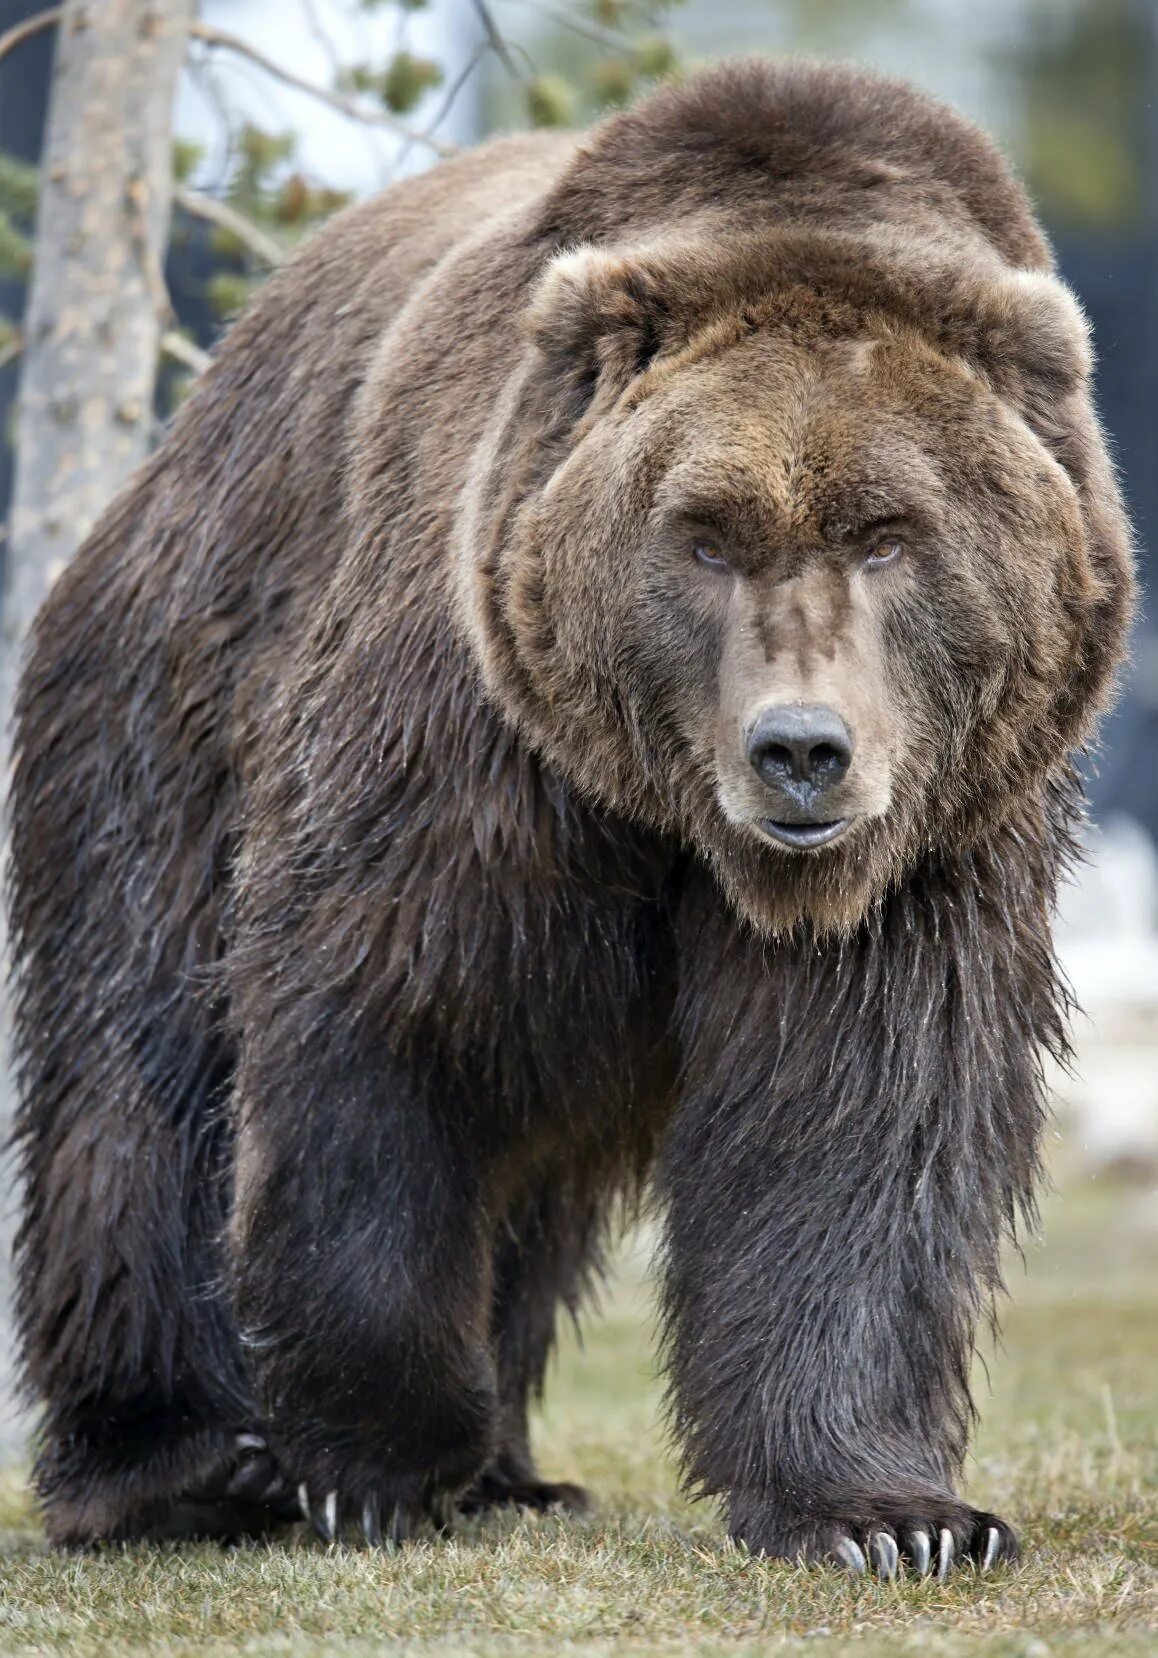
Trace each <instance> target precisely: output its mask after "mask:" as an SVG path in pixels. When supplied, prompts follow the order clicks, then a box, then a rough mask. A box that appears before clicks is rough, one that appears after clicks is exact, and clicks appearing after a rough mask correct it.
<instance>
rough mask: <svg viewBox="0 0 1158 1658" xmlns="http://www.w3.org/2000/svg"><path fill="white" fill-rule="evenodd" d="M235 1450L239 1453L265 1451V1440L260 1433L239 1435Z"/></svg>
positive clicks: (234, 1442)
mask: <svg viewBox="0 0 1158 1658" xmlns="http://www.w3.org/2000/svg"><path fill="white" fill-rule="evenodd" d="M233 1444H234V1449H235V1450H238V1451H264V1450H265V1449H266V1443H265V1440H264V1439H263V1438H262V1437H261V1435H260V1434H259V1433H239V1434H238V1436H237V1438H236V1439H235V1440H234V1441H233Z"/></svg>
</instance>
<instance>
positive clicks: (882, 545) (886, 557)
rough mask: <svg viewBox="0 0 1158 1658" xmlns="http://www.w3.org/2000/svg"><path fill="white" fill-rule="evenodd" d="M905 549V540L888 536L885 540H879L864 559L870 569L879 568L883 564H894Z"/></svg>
mask: <svg viewBox="0 0 1158 1658" xmlns="http://www.w3.org/2000/svg"><path fill="white" fill-rule="evenodd" d="M904 550H905V544H904V542H903V541H898V540H897V538H896V537H895V536H887V537H886V538H885V540H884V541H878V542H877V543H876V545H875V546H874V547H870V548H869V550H868V552H867V553H866V554H865V558H864V561H865V563H866V564H867V565H868V567H869V569H870V570H879V569H880V567H881V565H882V564H893V563H895V562H896V560H897V559H899V558H900V556H901V554H902V553H903V552H904Z"/></svg>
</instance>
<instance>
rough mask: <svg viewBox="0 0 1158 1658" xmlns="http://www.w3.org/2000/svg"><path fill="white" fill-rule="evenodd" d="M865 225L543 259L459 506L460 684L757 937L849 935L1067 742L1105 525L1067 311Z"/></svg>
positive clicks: (1009, 279) (1004, 278)
mask: <svg viewBox="0 0 1158 1658" xmlns="http://www.w3.org/2000/svg"><path fill="white" fill-rule="evenodd" d="M918 252H919V253H920V255H921V256H920V257H915V256H914V249H913V247H912V246H908V245H906V244H905V242H904V239H903V237H901V236H899V235H898V234H896V233H894V232H889V231H887V230H885V231H881V232H880V233H879V234H875V235H870V236H865V235H863V234H858V235H857V236H855V237H853V236H848V235H844V234H842V233H822V232H818V231H811V230H800V229H795V230H793V229H787V230H785V231H784V232H782V233H778V234H774V235H769V234H764V235H760V236H753V237H750V238H749V237H747V236H745V235H744V234H743V233H737V232H736V231H735V229H734V228H731V229H722V230H721V232H720V235H719V236H718V237H712V236H705V235H703V234H702V233H701V234H700V235H698V236H697V237H695V238H694V239H690V240H689V239H684V240H681V241H675V242H665V241H662V240H660V241H656V242H653V243H651V244H644V245H641V246H638V247H636V248H633V249H628V250H624V251H615V250H611V249H608V248H605V247H598V246H587V247H580V248H578V249H572V250H568V251H564V252H562V253H561V254H559V255H558V256H557V257H555V258H554V260H553V261H552V262H551V264H550V265H549V268H548V269H547V270H546V272H545V274H544V275H543V277H542V279H541V281H540V283H539V286H538V289H537V292H536V294H535V296H534V299H533V303H532V306H531V313H530V329H531V335H532V345H531V348H530V350H529V354H528V358H527V361H526V362H525V363H524V364H523V365H522V366H521V368H520V369H518V370H517V371H515V372H514V373H513V374H512V378H511V380H510V382H509V384H508V387H507V390H506V393H505V396H504V399H503V402H502V405H501V406H500V407H499V408H498V409H496V412H495V415H494V419H493V423H492V427H491V432H490V436H489V438H488V440H487V443H486V444H485V445H484V450H483V452H482V453H481V454H480V456H479V464H478V467H477V476H476V479H475V482H474V484H473V486H472V489H471V490H470V492H469V501H468V508H467V513H466V521H465V526H464V527H465V530H466V534H465V537H464V538H463V539H462V541H461V545H462V546H463V547H464V548H466V549H467V550H468V552H467V557H466V561H465V562H466V565H467V566H468V579H467V581H466V583H465V586H464V593H465V597H466V605H465V608H466V614H467V618H468V627H469V630H470V633H471V636H472V639H473V641H474V644H475V648H476V650H477V653H478V656H479V658H480V661H481V665H482V670H483V674H484V678H485V680H486V682H487V684H488V687H489V689H490V692H491V694H492V696H493V697H494V699H495V700H496V701H497V702H498V704H499V705H500V706H501V707H502V708H503V710H504V711H505V712H506V713H507V715H508V716H509V717H510V718H512V719H514V720H516V721H517V722H518V723H519V725H520V727H521V729H522V730H523V731H524V732H525V733H526V735H527V737H528V738H529V740H530V741H531V742H532V743H533V744H534V745H535V746H536V747H537V748H538V749H539V751H540V752H541V753H542V754H543V755H544V756H545V757H546V758H547V760H548V761H549V762H550V764H551V765H553V766H554V767H555V768H556V769H557V770H558V771H560V772H561V773H562V774H563V775H564V776H565V777H566V778H567V779H568V780H569V781H570V782H571V784H572V785H573V786H574V787H576V788H577V789H579V790H580V791H581V792H582V793H583V794H584V796H585V797H587V798H588V799H590V800H592V801H594V802H597V803H599V804H601V805H603V806H606V807H609V808H611V809H613V810H615V811H618V812H623V813H627V814H629V815H630V816H631V817H632V818H634V819H635V820H636V821H643V822H646V823H648V824H650V825H652V826H654V827H655V828H656V829H658V830H660V831H661V832H663V833H666V834H669V835H671V836H673V837H676V838H677V839H678V840H679V841H680V842H682V844H684V845H685V846H688V847H690V848H693V849H694V850H695V851H696V852H697V853H698V854H699V855H701V856H702V857H703V858H704V859H706V860H707V861H708V862H709V863H710V864H711V866H712V867H713V869H714V870H715V872H716V874H717V876H718V877H719V880H720V882H721V884H722V886H723V888H724V890H725V892H726V893H727V895H728V896H729V898H730V900H731V901H732V903H733V904H734V906H735V907H736V909H737V910H738V911H739V912H740V913H741V914H742V915H743V916H745V917H746V918H748V919H749V920H750V921H751V922H752V923H753V924H754V925H756V926H757V927H758V928H760V929H761V930H763V931H765V932H768V933H772V934H777V933H782V932H784V931H786V930H788V929H791V928H792V927H794V926H795V925H796V924H797V923H799V922H801V921H805V920H806V921H808V922H809V923H811V924H812V926H813V927H814V928H815V929H816V930H817V931H818V932H820V933H825V932H834V931H835V932H841V931H845V930H847V929H849V928H851V927H853V926H855V925H856V924H857V922H858V921H859V920H860V919H861V918H862V917H863V916H864V915H865V913H866V911H867V910H868V908H869V907H870V906H871V905H872V904H873V903H874V902H875V901H877V900H878V899H880V898H881V896H882V895H883V894H885V893H886V892H887V891H888V889H889V888H890V886H892V885H895V884H896V883H899V882H901V881H903V879H904V878H905V875H906V872H907V871H909V870H911V869H912V868H913V867H914V865H915V864H916V863H917V861H918V860H919V859H921V858H923V857H925V856H927V855H928V854H929V853H930V852H932V853H933V854H936V853H938V852H939V851H942V850H944V851H954V850H956V849H958V848H961V847H963V846H966V845H968V844H970V843H971V842H972V841H973V840H975V839H976V837H977V836H979V835H980V834H982V833H984V832H985V831H987V830H989V829H991V828H992V827H993V826H994V825H1000V824H1003V823H1008V822H1010V821H1012V820H1015V819H1017V818H1018V817H1019V816H1022V817H1023V816H1024V813H1025V811H1026V807H1027V805H1028V806H1032V805H1033V803H1034V802H1038V801H1040V800H1041V798H1042V795H1043V791H1044V790H1045V789H1046V787H1047V785H1048V783H1049V780H1050V778H1051V775H1056V774H1057V773H1058V772H1059V770H1060V769H1061V768H1063V767H1065V766H1066V764H1067V759H1068V756H1069V754H1070V753H1071V751H1072V750H1073V749H1074V748H1075V746H1077V745H1080V744H1082V743H1083V742H1084V741H1085V740H1086V738H1087V737H1088V735H1089V733H1090V729H1091V724H1092V721H1093V719H1094V717H1095V715H1096V713H1097V711H1098V709H1099V707H1100V706H1101V704H1102V702H1103V700H1104V698H1105V695H1106V692H1107V687H1108V684H1109V681H1110V679H1111V677H1112V674H1113V670H1114V668H1115V666H1116V664H1117V663H1118V661H1119V660H1120V657H1121V653H1122V650H1123V638H1124V632H1125V628H1126V626H1127V624H1128V616H1129V608H1130V595H1131V586H1130V583H1131V577H1130V559H1129V548H1128V535H1127V530H1126V527H1125V522H1124V519H1123V515H1122V510H1121V506H1120V502H1119V498H1118V494H1117V489H1116V485H1115V482H1114V479H1113V475H1112V470H1111V468H1110V466H1109V463H1108V461H1107V459H1106V455H1105V452H1104V448H1103V445H1102V441H1101V437H1100V434H1099V431H1098V427H1097V423H1096V420H1095V417H1094V415H1093V413H1092V411H1091V407H1090V402H1089V396H1088V375H1089V352H1088V347H1087V341H1086V330H1085V326H1084V323H1083V319H1082V317H1081V314H1080V312H1079V310H1078V307H1077V306H1076V304H1075V303H1074V301H1073V300H1072V298H1071V297H1070V295H1069V294H1068V292H1067V291H1066V290H1065V288H1064V287H1063V286H1062V285H1061V284H1060V283H1059V282H1058V281H1057V280H1056V279H1055V278H1054V277H1053V276H1052V275H1050V274H1048V272H1043V271H1029V270H1023V269H1022V270H1018V269H1015V268H1011V267H1010V266H1009V265H1008V264H1006V263H1005V262H1004V261H1003V260H1001V259H1000V258H999V257H998V256H996V255H993V256H992V257H988V256H986V255H984V254H977V255H976V256H975V257H972V258H964V259H963V258H962V256H961V254H960V251H959V250H954V252H953V254H952V257H947V258H945V259H944V260H943V261H942V262H941V263H940V265H938V262H937V259H936V257H935V256H933V257H930V256H929V254H928V250H921V249H918Z"/></svg>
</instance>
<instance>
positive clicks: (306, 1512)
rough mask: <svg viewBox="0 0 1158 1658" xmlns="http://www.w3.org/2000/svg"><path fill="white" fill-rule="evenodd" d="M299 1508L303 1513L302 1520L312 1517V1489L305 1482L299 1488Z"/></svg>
mask: <svg viewBox="0 0 1158 1658" xmlns="http://www.w3.org/2000/svg"><path fill="white" fill-rule="evenodd" d="M298 1507H299V1508H300V1509H301V1511H302V1519H303V1520H308V1519H309V1517H310V1488H309V1486H308V1485H307V1484H306V1483H305V1481H304V1480H303V1481H302V1483H301V1484H300V1485H299V1486H298Z"/></svg>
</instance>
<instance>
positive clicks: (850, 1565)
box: [832, 1537, 868, 1572]
mask: <svg viewBox="0 0 1158 1658" xmlns="http://www.w3.org/2000/svg"><path fill="white" fill-rule="evenodd" d="M832 1552H833V1554H835V1556H836V1558H837V1559H838V1560H839V1561H840V1563H841V1565H842V1566H843V1567H844V1568H845V1569H846V1570H847V1571H850V1572H863V1571H865V1570H867V1567H868V1562H867V1561H866V1560H865V1557H864V1550H863V1549H862V1548H861V1546H860V1544H859V1543H857V1542H856V1541H855V1540H854V1539H853V1538H851V1537H842V1538H841V1539H840V1542H839V1543H837V1545H836V1547H835V1548H834V1549H833V1551H832Z"/></svg>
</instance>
